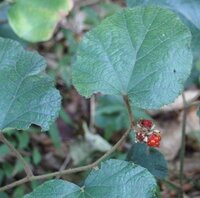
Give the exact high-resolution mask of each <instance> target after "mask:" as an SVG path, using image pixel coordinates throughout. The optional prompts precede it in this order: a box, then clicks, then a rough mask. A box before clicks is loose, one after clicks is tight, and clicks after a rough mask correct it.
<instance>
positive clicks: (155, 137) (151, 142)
mask: <svg viewBox="0 0 200 198" xmlns="http://www.w3.org/2000/svg"><path fill="white" fill-rule="evenodd" d="M160 141H161V136H160V134H158V133H153V134H151V135H150V136H149V137H148V141H147V145H148V146H150V147H159V146H160Z"/></svg>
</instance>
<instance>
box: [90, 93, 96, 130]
mask: <svg viewBox="0 0 200 198" xmlns="http://www.w3.org/2000/svg"><path fill="white" fill-rule="evenodd" d="M94 124H95V95H93V96H92V97H91V98H90V131H91V132H94V131H95V129H94Z"/></svg>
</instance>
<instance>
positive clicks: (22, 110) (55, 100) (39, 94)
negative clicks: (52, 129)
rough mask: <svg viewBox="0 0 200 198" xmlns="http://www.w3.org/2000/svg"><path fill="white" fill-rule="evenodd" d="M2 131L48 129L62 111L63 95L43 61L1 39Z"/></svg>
mask: <svg viewBox="0 0 200 198" xmlns="http://www.w3.org/2000/svg"><path fill="white" fill-rule="evenodd" d="M0 49H1V50H0V57H1V63H0V90H1V94H0V129H1V130H5V129H8V128H17V129H22V130H24V129H27V128H28V127H29V126H30V125H31V124H36V125H38V126H40V127H41V128H42V130H48V129H49V125H50V124H51V123H52V122H53V121H54V119H55V118H56V117H57V115H58V111H59V109H60V101H61V98H60V94H59V92H58V90H56V89H55V88H54V83H53V81H52V80H51V79H50V78H49V77H48V76H47V75H46V74H45V73H44V70H45V67H46V64H45V61H44V59H43V58H42V57H41V56H40V55H38V54H37V53H35V52H27V51H25V50H24V49H23V48H22V46H20V45H19V44H18V43H17V42H15V41H12V40H9V39H2V38H0Z"/></svg>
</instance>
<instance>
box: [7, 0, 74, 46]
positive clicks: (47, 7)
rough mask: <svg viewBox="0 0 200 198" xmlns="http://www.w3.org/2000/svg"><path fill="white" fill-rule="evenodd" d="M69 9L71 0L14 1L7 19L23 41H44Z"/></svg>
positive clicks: (49, 36)
mask: <svg viewBox="0 0 200 198" xmlns="http://www.w3.org/2000/svg"><path fill="white" fill-rule="evenodd" d="M71 8H72V1H71V0H56V1H55V0H42V1H41V0H34V1H27V0H16V2H15V3H14V4H13V5H12V6H11V8H10V10H9V13H8V19H9V23H10V25H11V27H12V28H13V30H14V32H15V33H16V34H17V35H18V36H19V37H21V38H23V39H24V40H27V41H30V42H38V41H46V40H49V39H50V38H51V36H52V34H53V32H54V29H55V27H56V25H57V23H58V22H59V20H61V19H62V17H64V16H66V15H67V14H68V12H69V11H70V10H71Z"/></svg>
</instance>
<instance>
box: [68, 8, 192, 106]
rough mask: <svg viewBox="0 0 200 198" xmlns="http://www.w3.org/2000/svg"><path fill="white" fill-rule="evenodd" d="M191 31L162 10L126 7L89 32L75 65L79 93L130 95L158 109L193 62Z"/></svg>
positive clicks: (176, 90) (179, 86)
mask: <svg viewBox="0 0 200 198" xmlns="http://www.w3.org/2000/svg"><path fill="white" fill-rule="evenodd" d="M190 42H191V34H190V32H189V30H188V29H187V27H186V26H185V25H184V24H183V23H182V22H181V21H180V20H179V18H178V17H177V16H176V15H175V14H174V13H172V12H171V11H168V10H166V9H164V8H157V7H145V8H144V7H137V8H133V9H124V10H122V11H120V12H118V13H116V14H114V15H112V16H111V17H108V18H106V19H105V20H104V21H103V22H102V24H100V25H99V26H97V27H96V28H95V29H93V30H92V31H90V32H89V33H87V34H86V35H85V38H84V39H83V41H82V42H81V44H80V46H79V50H78V54H77V60H76V62H75V64H74V66H73V71H72V72H73V82H74V85H75V86H76V88H77V90H78V91H79V92H80V94H82V95H84V96H86V97H90V96H91V95H92V94H93V93H97V92H101V93H103V94H111V95H128V97H129V98H130V100H131V101H132V102H133V104H134V106H137V107H141V108H149V109H150V108H151V109H156V108H160V107H161V106H163V105H164V104H168V103H171V102H172V101H173V100H174V99H175V98H176V97H177V96H178V95H179V94H180V92H181V91H182V89H183V84H184V82H185V80H186V79H187V78H188V76H189V74H190V70H191V66H192V55H191V50H190Z"/></svg>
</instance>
